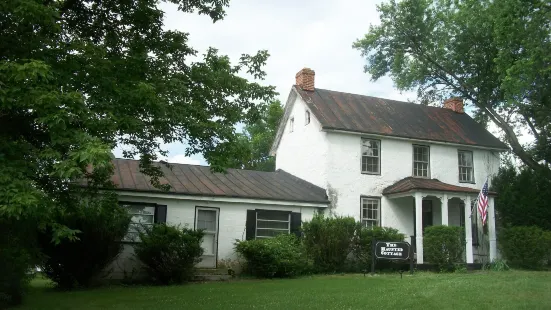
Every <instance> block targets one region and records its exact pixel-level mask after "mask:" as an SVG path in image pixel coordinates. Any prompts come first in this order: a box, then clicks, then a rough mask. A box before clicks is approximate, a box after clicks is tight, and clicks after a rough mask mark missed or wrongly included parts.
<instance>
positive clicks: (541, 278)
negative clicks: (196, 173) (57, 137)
mask: <svg viewBox="0 0 551 310" xmlns="http://www.w3.org/2000/svg"><path fill="white" fill-rule="evenodd" d="M367 308H370V309H473V308H474V309H521V308H531V309H550V308H551V273H550V272H524V271H508V272H476V273H468V274H434V273H417V274H415V275H413V276H410V275H405V274H404V277H403V279H400V275H399V274H386V275H377V276H374V277H370V276H367V277H364V276H363V275H334V276H314V277H306V278H299V279H291V280H236V281H231V282H212V283H195V284H188V285H182V286H170V287H146V286H135V287H123V286H112V287H105V288H99V289H93V290H86V291H76V292H57V291H54V290H53V289H51V287H50V285H49V283H47V282H46V281H45V280H35V282H33V288H32V290H31V291H30V292H29V295H28V297H27V299H26V301H25V304H24V305H23V306H22V307H20V308H18V309H79V310H87V309H136V310H137V309H147V310H151V309H209V310H213V309H367Z"/></svg>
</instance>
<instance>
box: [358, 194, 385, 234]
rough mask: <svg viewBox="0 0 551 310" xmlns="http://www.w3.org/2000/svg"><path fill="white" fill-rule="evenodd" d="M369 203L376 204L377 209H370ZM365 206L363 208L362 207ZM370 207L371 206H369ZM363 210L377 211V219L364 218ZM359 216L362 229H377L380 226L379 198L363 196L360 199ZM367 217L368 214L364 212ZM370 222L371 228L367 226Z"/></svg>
mask: <svg viewBox="0 0 551 310" xmlns="http://www.w3.org/2000/svg"><path fill="white" fill-rule="evenodd" d="M369 202H377V208H376V209H374V208H372V207H371V208H370V204H369ZM364 205H365V207H364ZM371 206H372V204H371ZM364 210H367V211H369V210H376V211H377V217H376V218H373V217H365V216H364ZM360 212H361V213H360V216H361V219H362V226H364V227H378V226H381V198H380V197H368V196H363V197H361V198H360ZM366 213H367V214H368V215H369V212H366ZM368 222H371V223H372V224H371V226H368V225H367V223H368Z"/></svg>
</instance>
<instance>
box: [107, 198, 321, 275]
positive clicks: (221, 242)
mask: <svg viewBox="0 0 551 310" xmlns="http://www.w3.org/2000/svg"><path fill="white" fill-rule="evenodd" d="M152 196H154V194H152ZM119 200H120V201H126V202H142V203H154V204H159V205H166V206H167V223H169V224H173V225H182V226H183V227H188V228H194V227H195V208H196V207H207V208H218V209H219V228H218V258H217V259H218V261H221V260H235V259H237V255H236V253H235V251H234V249H233V244H234V242H235V240H236V239H239V240H245V221H246V219H247V210H254V209H264V210H280V211H291V212H300V213H301V219H302V221H309V220H311V219H312V217H313V216H314V212H315V211H316V208H315V207H306V206H288V205H278V204H255V203H243V202H237V201H236V202H220V201H206V200H182V199H177V198H174V199H168V198H155V197H136V196H132V195H130V196H129V195H120V196H119ZM132 254H133V251H132V247H131V246H130V245H125V249H124V251H123V253H122V255H121V256H120V257H119V259H118V260H117V261H116V262H114V263H113V265H112V267H113V269H114V270H113V277H114V278H120V277H121V276H122V275H123V274H124V272H123V270H126V272H127V273H128V272H130V271H131V269H132V268H133V267H135V266H136V262H134V261H132Z"/></svg>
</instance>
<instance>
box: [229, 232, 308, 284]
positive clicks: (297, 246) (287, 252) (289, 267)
mask: <svg viewBox="0 0 551 310" xmlns="http://www.w3.org/2000/svg"><path fill="white" fill-rule="evenodd" d="M235 251H236V252H237V253H238V254H239V255H241V256H242V257H243V258H244V259H245V260H246V261H247V270H248V272H249V273H250V274H251V275H254V276H256V277H260V278H275V277H280V278H282V277H294V276H298V275H301V274H304V273H306V272H307V271H308V265H309V264H308V260H307V258H306V254H305V251H304V247H303V245H302V244H301V243H300V240H298V238H297V237H296V236H295V235H288V234H280V235H277V236H276V237H274V238H270V239H256V240H246V241H239V240H237V241H236V242H235Z"/></svg>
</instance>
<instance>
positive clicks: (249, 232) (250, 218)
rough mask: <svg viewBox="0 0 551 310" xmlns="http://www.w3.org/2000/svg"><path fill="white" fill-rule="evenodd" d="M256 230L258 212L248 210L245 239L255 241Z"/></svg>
mask: <svg viewBox="0 0 551 310" xmlns="http://www.w3.org/2000/svg"><path fill="white" fill-rule="evenodd" d="M255 230H256V211H255V210H247V221H246V222H245V239H246V240H253V239H254V236H255Z"/></svg>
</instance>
